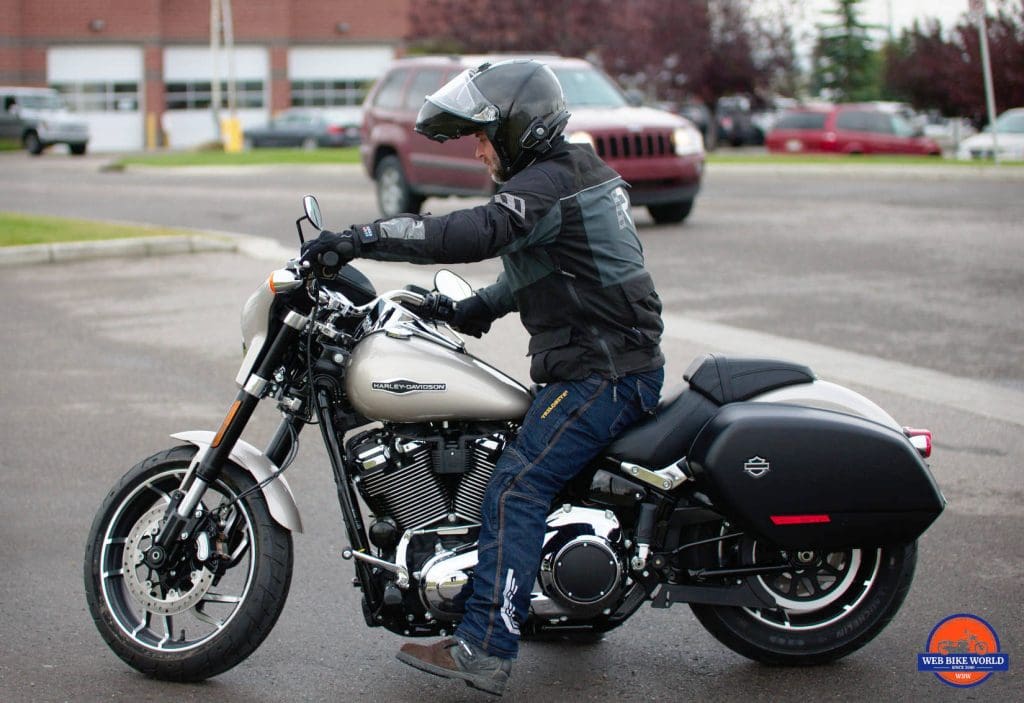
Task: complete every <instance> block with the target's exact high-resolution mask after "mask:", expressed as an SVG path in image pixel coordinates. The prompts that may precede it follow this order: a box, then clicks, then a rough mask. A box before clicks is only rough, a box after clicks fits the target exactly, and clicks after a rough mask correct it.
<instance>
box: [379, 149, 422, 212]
mask: <svg viewBox="0 0 1024 703" xmlns="http://www.w3.org/2000/svg"><path fill="white" fill-rule="evenodd" d="M373 177H374V179H375V180H376V182H377V207H378V208H379V209H380V214H381V216H382V217H385V218H387V217H395V216H396V215H401V214H402V213H409V214H413V215H418V214H419V212H420V209H421V208H422V207H423V201H424V198H423V196H421V195H418V194H416V193H414V192H413V191H412V188H410V187H409V182H408V181H407V180H406V178H405V171H403V170H402V162H401V161H400V160H399V159H398V157H397V156H395V155H394V154H391V155H389V156H385V157H384V158H383V159H381V160H380V162H379V163H378V164H377V168H376V169H375V170H374V175H373Z"/></svg>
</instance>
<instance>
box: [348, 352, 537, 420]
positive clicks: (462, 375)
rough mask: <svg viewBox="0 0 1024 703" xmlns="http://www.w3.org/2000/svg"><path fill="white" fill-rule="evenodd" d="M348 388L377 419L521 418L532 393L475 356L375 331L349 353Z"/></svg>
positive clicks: (355, 401)
mask: <svg viewBox="0 0 1024 703" xmlns="http://www.w3.org/2000/svg"><path fill="white" fill-rule="evenodd" d="M345 388H346V390H347V392H348V397H349V400H350V401H351V402H352V405H353V406H354V407H355V409H356V410H358V411H359V412H360V413H361V414H362V415H364V416H366V417H368V418H370V419H371V420H388V421H391V422H427V421H436V420H521V419H522V418H523V416H524V415H526V411H527V409H528V408H529V407H530V402H531V400H532V397H531V395H530V392H529V391H528V390H527V389H526V388H525V387H523V385H522V384H520V383H518V382H516V381H515V380H514V379H512V378H511V377H509V376H507V375H505V374H504V373H502V372H501V371H499V370H497V369H496V368H494V367H493V366H490V365H488V364H485V363H484V362H482V361H480V360H479V359H477V358H476V357H474V356H471V355H470V354H466V353H463V352H457V351H454V350H452V349H448V348H446V347H444V346H442V345H441V344H437V343H435V342H431V341H429V340H427V339H422V338H420V337H416V336H412V337H407V338H396V337H389V336H388V335H387V334H385V333H383V332H378V333H376V334H372V335H370V336H368V337H366V338H365V339H363V340H362V341H361V342H359V344H357V345H356V347H355V349H354V350H353V351H352V355H351V356H350V357H349V362H348V370H347V373H346V374H345Z"/></svg>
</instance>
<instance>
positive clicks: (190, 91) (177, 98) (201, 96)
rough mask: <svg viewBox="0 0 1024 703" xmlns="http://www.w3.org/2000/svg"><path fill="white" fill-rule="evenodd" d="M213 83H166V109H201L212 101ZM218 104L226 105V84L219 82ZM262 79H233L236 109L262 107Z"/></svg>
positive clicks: (223, 106) (207, 106)
mask: <svg viewBox="0 0 1024 703" xmlns="http://www.w3.org/2000/svg"><path fill="white" fill-rule="evenodd" d="M212 89H213V84H212V83H211V82H210V81H184V82H174V83H168V84H167V85H166V86H165V89H164V92H165V95H166V105H167V109H168V110H203V109H207V108H209V107H210V104H211V103H212V102H213V95H212ZM220 91H221V92H220V106H221V108H224V109H226V108H227V107H228V85H227V82H225V81H222V82H221V84H220ZM263 102H264V101H263V81H235V107H236V108H238V109H245V108H260V107H263Z"/></svg>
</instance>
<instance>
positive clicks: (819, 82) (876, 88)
mask: <svg viewBox="0 0 1024 703" xmlns="http://www.w3.org/2000/svg"><path fill="white" fill-rule="evenodd" d="M861 2H862V0H836V6H835V7H834V8H833V9H832V10H830V11H829V14H830V15H831V16H832V17H834V18H835V21H834V22H831V23H829V24H822V25H818V40H817V43H816V44H815V47H814V54H813V70H812V75H811V90H812V92H814V93H817V94H821V95H825V96H827V97H829V98H830V99H833V100H836V101H840V102H843V101H864V100H877V99H879V98H880V97H881V78H882V56H881V55H880V52H878V51H877V50H875V49H874V47H873V46H872V43H873V42H872V39H871V34H870V33H871V31H872V30H874V29H878V27H875V26H872V25H867V24H864V23H863V22H861V20H860V16H859V15H860V8H859V7H858V6H859V5H860V3H861Z"/></svg>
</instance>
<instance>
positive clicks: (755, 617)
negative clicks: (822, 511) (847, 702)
mask: <svg viewBox="0 0 1024 703" xmlns="http://www.w3.org/2000/svg"><path fill="white" fill-rule="evenodd" d="M722 544H723V546H722V547H721V548H720V549H719V551H718V554H717V558H716V562H717V563H716V566H720V567H750V566H765V567H770V566H777V565H780V564H785V565H787V566H786V568H784V569H781V570H767V569H766V572H765V573H763V574H760V575H756V576H750V577H748V584H749V586H750V587H751V588H753V589H754V590H755V591H758V592H760V593H761V594H762V595H765V596H768V597H770V598H771V599H772V600H774V602H775V603H776V606H777V607H774V608H742V607H730V606H718V605H696V604H694V605H691V606H690V607H691V609H692V610H693V611H694V614H695V615H696V616H697V618H698V619H699V620H700V622H701V624H703V625H704V627H706V628H707V629H708V631H709V632H710V633H711V634H712V635H714V636H715V638H716V639H718V640H719V641H720V642H722V643H723V644H724V645H726V646H727V647H729V648H730V649H732V650H733V651H735V652H738V653H740V654H742V655H744V656H746V657H749V658H750V659H754V660H756V661H761V662H764V663H767V664H783V665H810V664H821V663H825V662H829V661H834V660H836V659H840V658H841V657H844V656H846V655H848V654H850V653H851V652H854V651H856V650H857V649H860V648H861V647H863V646H864V645H865V644H867V643H868V642H870V641H871V640H872V639H873V638H874V637H875V636H876V635H878V633H879V632H881V631H882V629H884V628H885V626H886V625H888V623H889V621H890V620H891V619H892V618H893V616H894V615H895V614H896V612H897V611H898V610H899V608H900V606H901V605H902V603H903V600H904V598H905V597H906V594H907V591H908V590H909V589H910V584H911V581H912V580H913V576H914V566H915V564H916V558H917V547H916V544H915V543H910V544H904V545H889V546H882V547H878V546H872V547H858V548H849V549H828V550H812V549H807V550H796V551H789V550H779V549H778V548H775V547H772V546H770V545H767V544H765V543H763V542H758V541H755V540H753V539H751V538H743V539H741V540H739V541H738V543H736V542H734V543H732V544H729V543H722Z"/></svg>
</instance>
